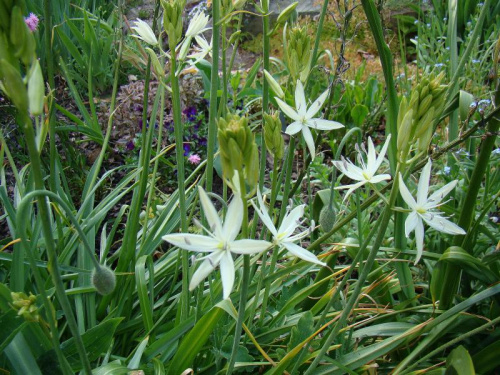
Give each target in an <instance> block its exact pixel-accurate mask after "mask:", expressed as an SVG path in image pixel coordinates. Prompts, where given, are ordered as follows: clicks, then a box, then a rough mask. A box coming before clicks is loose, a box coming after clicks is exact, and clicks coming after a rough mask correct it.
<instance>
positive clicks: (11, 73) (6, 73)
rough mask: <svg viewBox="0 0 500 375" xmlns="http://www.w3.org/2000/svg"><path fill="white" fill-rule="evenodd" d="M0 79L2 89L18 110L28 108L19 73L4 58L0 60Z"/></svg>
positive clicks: (24, 110) (23, 110)
mask: <svg viewBox="0 0 500 375" xmlns="http://www.w3.org/2000/svg"><path fill="white" fill-rule="evenodd" d="M0 79H1V80H2V86H3V91H4V92H5V94H6V95H7V96H8V97H9V99H10V101H11V102H12V103H14V106H16V108H17V110H18V111H19V112H26V111H27V110H28V94H27V92H26V87H25V85H24V82H23V79H22V77H21V74H20V73H19V71H18V70H17V69H15V68H14V67H13V66H12V65H11V64H9V63H8V62H7V61H6V60H3V59H2V60H0Z"/></svg>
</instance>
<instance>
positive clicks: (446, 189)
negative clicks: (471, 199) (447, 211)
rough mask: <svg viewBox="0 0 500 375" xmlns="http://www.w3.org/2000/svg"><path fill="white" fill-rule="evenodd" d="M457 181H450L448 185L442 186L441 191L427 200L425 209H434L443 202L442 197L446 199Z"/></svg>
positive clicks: (437, 191)
mask: <svg viewBox="0 0 500 375" xmlns="http://www.w3.org/2000/svg"><path fill="white" fill-rule="evenodd" d="M457 183H458V181H457V180H455V181H451V182H450V183H448V184H446V185H445V186H443V187H442V188H441V189H439V190H436V191H435V192H434V193H433V194H431V196H430V197H429V199H427V204H426V205H425V207H426V208H427V209H430V208H434V207H436V206H437V205H438V204H439V203H441V201H442V200H443V198H444V197H446V196H447V195H448V194H450V192H451V191H452V190H453V189H454V188H455V186H456V185H457Z"/></svg>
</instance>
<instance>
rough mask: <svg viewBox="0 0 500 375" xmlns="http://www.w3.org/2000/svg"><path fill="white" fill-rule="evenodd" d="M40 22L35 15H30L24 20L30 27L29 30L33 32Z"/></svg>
mask: <svg viewBox="0 0 500 375" xmlns="http://www.w3.org/2000/svg"><path fill="white" fill-rule="evenodd" d="M39 21H40V20H39V19H38V17H37V16H36V14H35V13H30V15H29V16H28V17H26V18H25V19H24V22H26V26H28V29H30V31H31V32H35V31H36V29H37V28H38V22H39Z"/></svg>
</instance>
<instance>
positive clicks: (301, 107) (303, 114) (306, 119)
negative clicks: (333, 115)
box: [275, 80, 344, 159]
mask: <svg viewBox="0 0 500 375" xmlns="http://www.w3.org/2000/svg"><path fill="white" fill-rule="evenodd" d="M328 93H329V90H326V91H325V92H324V93H323V94H321V95H320V96H319V98H318V99H316V100H315V101H314V103H312V104H311V106H310V107H309V108H307V103H306V97H305V94H304V86H303V85H302V82H300V80H297V86H296V87H295V107H296V109H293V108H292V107H290V106H289V105H288V104H286V103H285V102H284V101H283V100H281V99H279V98H275V99H276V102H277V103H278V105H279V106H280V108H281V110H282V111H283V112H284V113H285V114H286V115H287V116H288V117H290V118H291V119H292V120H294V122H292V123H291V124H290V125H288V127H287V128H286V130H285V133H287V134H290V135H294V134H297V133H298V132H299V131H302V135H303V137H304V140H305V141H306V144H307V147H308V148H309V152H310V153H311V158H312V159H314V156H315V155H316V146H315V145H314V139H313V135H312V133H311V130H310V129H309V128H311V129H316V130H334V129H340V128H343V127H344V125H342V124H341V123H339V122H336V121H330V120H323V119H319V118H314V116H315V115H316V114H317V113H318V112H319V110H320V109H321V107H323V104H324V103H325V100H326V98H327V96H328Z"/></svg>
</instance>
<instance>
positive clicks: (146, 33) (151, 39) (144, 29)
mask: <svg viewBox="0 0 500 375" xmlns="http://www.w3.org/2000/svg"><path fill="white" fill-rule="evenodd" d="M131 29H132V30H134V31H135V32H136V33H137V34H134V35H132V36H133V37H136V38H139V39H142V40H144V41H145V42H146V43H149V44H151V45H152V46H156V45H157V44H158V39H156V35H155V33H154V32H153V29H151V26H149V24H148V23H147V22H144V21H143V20H141V19H137V20H135V21H134V25H133V26H132V27H131Z"/></svg>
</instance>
